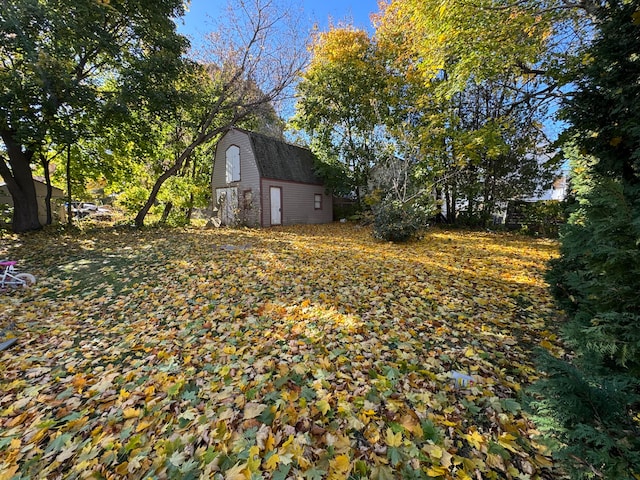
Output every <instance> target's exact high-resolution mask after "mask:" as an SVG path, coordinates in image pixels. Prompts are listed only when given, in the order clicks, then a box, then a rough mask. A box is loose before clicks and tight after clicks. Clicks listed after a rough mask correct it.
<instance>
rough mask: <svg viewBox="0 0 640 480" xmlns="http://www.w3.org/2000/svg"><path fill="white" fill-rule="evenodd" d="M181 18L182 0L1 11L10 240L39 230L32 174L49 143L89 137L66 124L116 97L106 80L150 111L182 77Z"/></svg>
mask: <svg viewBox="0 0 640 480" xmlns="http://www.w3.org/2000/svg"><path fill="white" fill-rule="evenodd" d="M182 14H183V2H182V1H181V0H157V1H156V0H153V1H151V0H131V1H126V2H125V1H111V2H97V1H94V0H78V1H74V2H67V1H62V0H58V1H49V2H41V1H36V0H17V1H12V2H7V1H4V2H2V9H0V32H1V33H0V58H1V59H2V60H1V62H2V63H1V67H0V137H1V138H2V141H3V144H4V149H3V151H1V152H0V175H2V177H3V178H4V179H5V181H6V182H7V186H8V188H9V191H10V193H11V195H12V197H13V200H14V216H13V228H14V230H15V231H17V232H24V231H28V230H33V229H37V228H39V227H40V223H39V221H38V204H37V201H36V196H35V188H34V185H33V178H32V174H31V166H32V164H33V163H34V162H36V161H38V160H39V159H40V158H41V156H42V151H43V148H44V143H45V138H46V137H47V136H49V137H50V138H51V139H52V140H53V142H55V143H57V144H61V145H64V144H70V143H73V142H75V141H76V140H77V139H78V138H79V137H80V136H82V135H85V134H86V132H84V131H82V129H81V128H80V129H79V130H77V129H75V128H73V127H74V124H73V122H72V120H73V119H75V120H77V119H81V120H82V119H83V116H85V115H88V116H93V115H97V114H99V113H100V112H102V111H103V106H104V104H105V102H106V101H107V100H108V99H109V97H110V96H111V95H113V94H115V93H116V92H113V91H108V90H105V88H104V87H105V80H106V79H108V78H113V79H114V82H113V85H114V86H116V87H117V88H118V89H120V90H126V91H127V92H130V94H137V95H138V96H139V98H140V101H142V99H143V98H146V99H147V101H150V100H151V101H152V100H153V99H152V98H151V99H150V98H149V95H148V93H150V92H154V91H155V89H154V88H153V85H154V84H155V83H156V82H158V81H160V83H164V82H163V81H162V80H163V79H164V78H166V77H167V76H169V75H170V74H177V72H178V71H179V68H180V65H181V55H182V53H183V52H184V49H185V47H186V45H187V42H186V40H185V39H184V38H183V37H181V36H179V35H178V34H177V33H176V28H175V24H174V22H173V18H176V17H179V16H181V15H182ZM81 123H82V122H81ZM80 126H82V125H80Z"/></svg>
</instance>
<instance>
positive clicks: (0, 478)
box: [0, 465, 20, 480]
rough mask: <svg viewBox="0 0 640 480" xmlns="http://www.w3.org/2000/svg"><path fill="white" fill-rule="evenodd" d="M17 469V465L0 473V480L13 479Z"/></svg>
mask: <svg viewBox="0 0 640 480" xmlns="http://www.w3.org/2000/svg"><path fill="white" fill-rule="evenodd" d="M19 468H20V466H19V465H13V466H11V467H9V468H8V469H6V470H4V471H2V472H0V480H10V479H11V478H13V476H14V474H15V473H16V472H17V471H18V469H19Z"/></svg>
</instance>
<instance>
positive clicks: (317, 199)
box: [313, 193, 322, 210]
mask: <svg viewBox="0 0 640 480" xmlns="http://www.w3.org/2000/svg"><path fill="white" fill-rule="evenodd" d="M313 208H315V209H316V210H322V195H321V194H320V193H316V194H315V196H314V197H313Z"/></svg>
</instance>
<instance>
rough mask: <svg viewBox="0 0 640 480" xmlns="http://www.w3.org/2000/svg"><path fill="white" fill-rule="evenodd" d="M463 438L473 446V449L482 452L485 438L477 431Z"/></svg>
mask: <svg viewBox="0 0 640 480" xmlns="http://www.w3.org/2000/svg"><path fill="white" fill-rule="evenodd" d="M463 437H464V438H465V439H466V440H467V441H468V442H469V443H470V444H471V446H472V447H473V448H476V449H478V450H480V447H481V446H482V444H483V443H484V437H483V436H482V435H480V434H479V433H478V432H477V430H474V431H473V432H471V433H467V434H464V435H463Z"/></svg>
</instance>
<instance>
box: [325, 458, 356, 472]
mask: <svg viewBox="0 0 640 480" xmlns="http://www.w3.org/2000/svg"><path fill="white" fill-rule="evenodd" d="M329 466H330V467H331V469H332V470H334V471H335V472H337V473H341V474H346V473H348V472H349V470H351V460H350V459H349V457H348V456H347V455H338V456H337V457H335V458H334V459H333V460H331V461H330V462H329Z"/></svg>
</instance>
